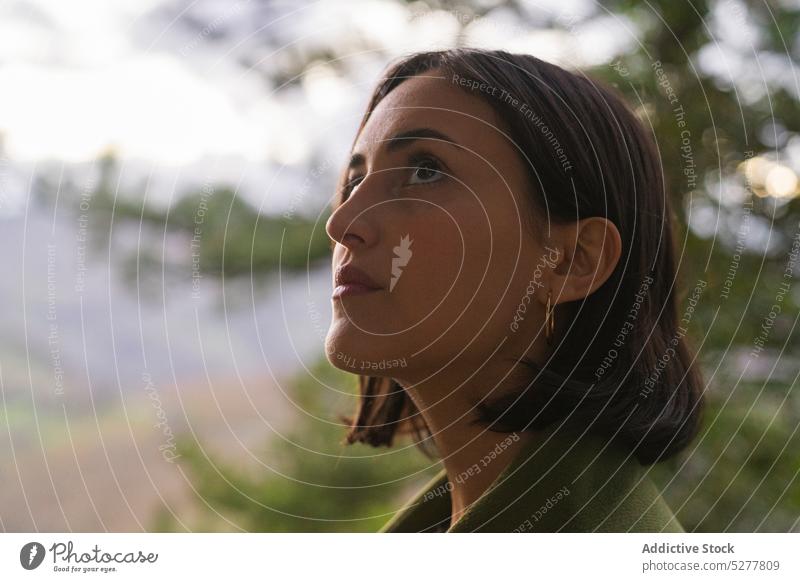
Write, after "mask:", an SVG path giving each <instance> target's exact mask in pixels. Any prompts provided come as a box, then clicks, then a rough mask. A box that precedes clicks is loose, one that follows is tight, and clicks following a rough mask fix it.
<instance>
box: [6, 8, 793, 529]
mask: <svg viewBox="0 0 800 582" xmlns="http://www.w3.org/2000/svg"><path fill="white" fill-rule="evenodd" d="M454 46H480V47H485V48H502V49H506V50H509V51H512V52H528V53H530V54H533V55H535V56H537V57H539V58H542V59H545V60H549V61H553V62H557V63H558V64H561V65H563V66H566V67H568V68H572V69H581V70H583V71H585V72H586V73H587V74H589V75H591V76H594V77H595V78H598V79H602V80H604V81H606V82H608V83H610V84H612V85H614V86H615V87H617V88H618V89H619V90H620V91H622V92H623V93H624V94H625V95H626V97H627V98H628V100H629V102H630V103H631V105H632V106H633V107H634V108H635V109H636V111H637V113H638V114H639V115H640V116H641V118H642V119H643V120H644V121H645V123H646V124H647V125H648V127H650V128H651V129H652V131H653V133H654V135H655V137H656V139H657V142H658V147H659V151H660V154H661V159H662V162H663V166H664V172H665V174H666V176H667V180H668V183H669V186H670V196H672V197H673V199H674V201H675V208H676V211H677V213H678V219H679V223H680V232H679V233H678V240H679V248H680V260H681V265H680V269H681V277H682V279H681V281H680V284H681V285H682V288H683V291H682V294H681V297H680V306H679V310H680V312H684V311H686V310H689V309H693V310H694V311H693V313H692V316H691V323H690V326H689V328H690V336H691V338H692V343H693V344H694V347H695V348H696V349H697V351H698V357H699V359H700V361H701V365H702V367H703V370H704V373H705V376H706V380H707V382H708V387H707V397H708V401H709V409H708V412H707V415H706V426H705V429H704V432H703V434H702V435H701V436H700V437H699V438H698V439H697V440H696V442H695V443H694V445H693V447H692V448H691V450H689V451H688V452H687V453H686V454H685V455H683V456H681V458H679V459H675V460H672V461H670V462H668V463H663V464H660V465H658V466H656V467H654V468H653V470H652V475H653V477H654V478H655V479H656V481H657V482H658V484H659V485H660V486H661V487H662V488H663V489H664V494H665V496H666V497H667V500H668V501H669V503H670V504H671V506H672V507H673V508H674V509H675V510H676V511H677V512H678V517H679V519H680V520H681V522H682V523H683V524H684V526H685V527H686V529H687V530H692V531H744V532H747V531H781V532H785V531H800V478H799V476H800V434H798V427H800V396H798V373H799V372H800V365H799V364H798V356H799V355H800V350H799V348H800V342H799V341H798V339H799V338H798V330H797V323H798V315H800V309H798V305H800V285H798V283H797V277H798V274H800V259H798V254H800V253H799V252H798V248H800V203H799V202H798V194H800V186H798V173H800V110H799V109H798V101H800V78H799V76H798V65H797V62H798V60H799V59H798V56H800V6H799V5H798V3H797V2H796V1H794V0H760V1H752V2H750V1H744V0H741V1H737V0H724V1H710V2H704V1H699V2H698V1H694V2H691V3H690V2H686V1H684V0H677V1H674V2H668V1H666V0H662V1H653V2H644V3H639V2H630V1H614V0H611V1H609V2H604V3H603V4H602V5H600V4H598V3H595V2H592V1H589V0H560V1H558V2H543V1H542V2H538V1H523V0H517V1H509V2H500V1H495V0H460V1H447V0H442V1H433V0H431V1H415V2H403V1H399V0H363V1H362V0H352V1H343V2H333V1H326V0H323V1H319V2H303V1H300V2H288V1H287V2H273V1H270V0H238V1H224V0H195V1H192V2H189V1H186V0H181V1H167V0H144V1H143V0H139V1H137V2H133V1H132V0H113V1H112V0H74V1H71V2H61V1H59V0H28V1H24V2H23V1H17V0H4V1H2V2H0V260H1V261H2V265H3V266H4V267H5V268H4V272H3V274H2V276H0V302H2V305H3V310H2V316H1V317H0V398H2V403H1V404H0V408H1V410H2V411H1V412H0V530H2V531H15V532H18V531H375V530H377V529H378V528H379V527H380V526H381V525H382V524H383V523H384V522H385V521H386V520H387V519H388V518H389V517H390V516H391V514H392V513H394V512H395V511H397V510H398V509H399V507H400V506H401V505H402V504H403V503H404V502H405V500H406V499H407V498H408V497H409V496H410V495H411V494H412V492H414V491H416V490H417V489H418V488H419V487H420V486H421V485H422V484H423V483H424V482H426V481H427V480H428V479H429V478H430V477H431V476H432V475H433V474H435V473H436V472H437V471H438V470H439V469H440V465H439V464H438V463H436V462H435V461H432V460H430V459H427V458H426V457H425V456H423V455H422V454H421V453H420V452H419V451H418V450H417V449H416V448H415V447H414V446H413V444H412V443H411V442H410V441H408V442H406V441H400V442H398V443H397V445H396V446H395V447H394V448H392V449H370V448H368V447H363V446H346V445H344V444H342V440H343V436H344V428H343V427H342V425H341V422H340V420H339V415H340V414H344V413H349V412H351V411H352V410H353V408H354V406H355V403H356V400H355V398H354V393H355V388H356V384H355V377H354V376H351V375H348V374H345V373H342V372H340V371H338V370H335V369H333V368H332V367H331V366H330V365H329V364H328V363H327V361H326V360H325V358H324V355H323V339H324V336H325V333H326V330H327V327H328V324H329V321H330V292H331V273H330V254H329V253H330V249H329V246H328V239H327V237H326V235H325V230H324V225H325V220H326V219H327V216H328V213H329V205H330V202H331V197H332V195H333V190H334V182H335V179H336V176H337V173H338V171H339V169H340V168H341V167H342V165H343V163H344V160H345V158H346V157H347V155H348V154H349V147H350V145H351V141H352V139H353V136H354V133H355V130H356V128H357V125H358V121H359V118H360V115H361V113H362V111H363V108H364V106H365V104H366V99H367V97H368V95H369V92H370V90H371V89H372V86H373V83H374V82H375V80H376V79H377V77H378V75H379V73H380V72H381V70H382V69H383V68H384V67H385V66H386V64H387V63H388V62H389V61H390V60H391V59H392V58H395V57H397V56H400V55H403V54H407V53H409V52H413V51H416V50H430V49H435V48H448V47H454ZM699 283H705V286H704V287H702V292H701V293H700V294H699V296H696V297H692V293H693V289H695V288H696V286H697V285H698V284H699Z"/></svg>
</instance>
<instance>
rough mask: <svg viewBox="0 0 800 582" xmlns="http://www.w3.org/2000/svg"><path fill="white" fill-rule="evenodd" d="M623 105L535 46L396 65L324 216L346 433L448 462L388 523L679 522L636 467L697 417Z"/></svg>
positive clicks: (645, 169)
mask: <svg viewBox="0 0 800 582" xmlns="http://www.w3.org/2000/svg"><path fill="white" fill-rule="evenodd" d="M661 172H662V168H661V167H660V165H659V159H658V157H657V154H656V149H655V146H654V144H653V142H652V140H651V138H650V137H649V136H648V135H647V134H646V133H645V131H644V130H643V128H642V126H641V124H640V122H639V121H638V120H637V119H636V117H635V116H634V114H633V113H632V112H631V111H630V109H629V108H628V107H627V106H626V105H625V104H624V102H623V100H622V99H621V98H620V97H619V96H618V95H617V94H616V92H614V91H613V90H611V89H609V88H608V87H604V86H602V85H600V84H598V83H597V82H594V81H592V80H590V79H588V78H586V77H585V76H581V75H580V74H576V73H572V72H568V71H566V70H564V69H562V68H559V67H557V66H554V65H552V64H548V63H545V62H543V61H541V60H539V59H536V58H534V57H532V56H529V55H518V54H509V53H506V52H502V51H483V50H475V49H458V50H449V51H437V52H427V53H419V54H415V55H412V56H410V57H407V58H404V59H402V60H401V61H399V62H397V63H395V64H394V65H393V66H391V67H390V68H389V69H388V70H387V71H386V72H385V74H384V75H383V78H382V79H381V80H380V81H379V83H378V85H377V87H376V88H375V91H374V93H373V95H372V98H371V99H370V101H369V104H368V106H367V111H366V113H365V114H364V117H363V120H362V122H361V125H360V128H359V130H358V133H357V135H356V139H355V142H354V144H353V148H352V157H351V158H350V160H349V165H348V167H347V168H346V169H345V172H344V174H343V176H342V181H341V184H340V188H339V191H338V196H337V199H336V201H335V204H334V209H333V213H332V214H331V216H330V218H329V220H328V223H327V232H328V235H329V236H330V238H331V239H332V241H333V243H334V250H333V267H334V277H335V281H334V287H335V289H334V293H333V299H332V301H333V321H332V323H331V327H330V329H329V332H328V336H327V338H326V351H327V356H328V359H329V360H330V361H331V363H333V364H334V365H335V366H337V367H339V368H341V369H344V370H348V371H351V372H354V373H357V374H359V376H360V379H359V382H360V396H359V400H360V401H359V406H358V410H357V414H356V415H355V418H354V419H352V420H351V421H350V428H349V433H348V435H347V440H348V442H350V443H353V442H364V443H369V444H371V445H373V446H376V447H377V446H381V445H387V446H391V445H392V442H393V438H394V436H395V435H397V434H408V433H410V434H412V435H413V436H414V438H415V439H416V441H417V442H418V443H419V444H420V445H421V446H422V447H423V449H424V450H430V449H434V450H435V452H436V453H437V454H438V456H439V457H440V458H441V459H442V462H443V465H444V468H443V470H442V472H441V473H440V474H439V475H437V476H436V477H435V478H434V479H433V480H432V481H431V482H430V483H429V484H428V485H427V486H426V487H425V488H424V489H423V490H422V491H420V492H419V494H418V495H417V496H416V497H415V498H414V499H412V500H411V501H410V502H409V503H408V504H407V505H406V507H404V508H403V509H402V510H400V511H399V512H398V513H397V514H396V515H394V517H392V519H391V520H389V522H388V523H387V524H386V525H385V526H384V527H383V529H382V530H381V531H450V532H460V531H683V530H682V528H681V525H680V523H678V521H677V519H676V518H675V516H674V515H673V514H672V512H671V511H670V508H669V507H668V506H667V505H666V503H665V502H664V500H663V499H662V498H661V496H660V493H659V491H658V490H657V489H656V488H655V486H654V484H653V483H652V482H651V481H650V480H649V478H648V476H647V470H646V469H647V465H651V464H653V463H655V462H658V461H663V460H664V459H666V458H668V457H670V456H672V455H675V454H676V453H678V452H679V451H681V450H682V449H683V448H685V447H686V446H687V444H688V443H689V442H690V441H691V440H692V439H693V437H694V436H695V434H696V433H697V431H698V427H699V424H700V413H701V407H702V379H701V377H700V375H699V372H698V370H697V368H696V367H695V366H694V365H693V364H692V361H693V358H692V356H691V355H690V351H689V349H688V348H687V346H686V340H685V338H684V332H685V330H684V329H683V328H681V327H679V326H678V317H677V305H676V284H677V276H676V275H677V273H676V265H675V258H674V252H675V251H674V248H673V235H672V220H673V218H672V213H671V210H670V204H669V198H668V196H667V193H666V192H665V185H664V181H663V176H662V173H661Z"/></svg>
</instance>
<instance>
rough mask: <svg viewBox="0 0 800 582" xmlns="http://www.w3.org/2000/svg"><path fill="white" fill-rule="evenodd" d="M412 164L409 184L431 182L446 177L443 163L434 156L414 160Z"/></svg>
mask: <svg viewBox="0 0 800 582" xmlns="http://www.w3.org/2000/svg"><path fill="white" fill-rule="evenodd" d="M412 164H413V167H412V171H411V179H410V180H409V181H408V183H409V184H431V183H433V182H436V181H438V180H439V179H441V178H443V177H444V174H442V166H441V164H439V162H438V161H436V160H435V159H433V158H428V157H426V158H421V159H418V160H412Z"/></svg>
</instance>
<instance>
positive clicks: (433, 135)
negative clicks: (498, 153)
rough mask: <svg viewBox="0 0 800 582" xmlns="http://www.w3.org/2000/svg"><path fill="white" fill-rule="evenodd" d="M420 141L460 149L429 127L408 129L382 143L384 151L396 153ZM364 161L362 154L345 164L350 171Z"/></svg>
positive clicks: (445, 136)
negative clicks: (432, 141)
mask: <svg viewBox="0 0 800 582" xmlns="http://www.w3.org/2000/svg"><path fill="white" fill-rule="evenodd" d="M421 139H434V140H437V141H441V142H444V143H446V144H449V145H452V146H454V147H458V148H461V146H460V145H459V144H458V143H457V142H456V141H455V140H454V139H452V138H451V137H448V136H447V135H445V134H443V133H442V132H441V131H438V130H436V129H432V128H430V127H418V128H415V129H409V130H408V131H403V132H400V133H398V134H397V135H395V136H393V137H390V138H389V139H387V140H384V142H385V143H386V151H388V152H393V151H397V150H398V149H401V148H404V147H407V146H409V145H411V143H412V142H415V141H418V140H421ZM364 161H365V158H364V155H363V154H353V155H352V156H351V158H350V163H349V164H347V168H348V169H350V168H353V167H355V166H360V165H363V164H364Z"/></svg>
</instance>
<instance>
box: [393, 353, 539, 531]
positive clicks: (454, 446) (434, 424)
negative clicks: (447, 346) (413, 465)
mask: <svg viewBox="0 0 800 582" xmlns="http://www.w3.org/2000/svg"><path fill="white" fill-rule="evenodd" d="M509 366H510V364H509V363H508V361H505V362H504V363H503V364H502V365H499V363H498V365H497V366H496V367H497V368H500V369H502V368H504V371H503V372H502V373H499V372H497V371H495V372H493V371H492V369H491V367H490V366H489V365H488V363H487V364H486V365H484V366H483V367H482V370H481V373H480V374H475V375H473V376H472V377H471V378H459V377H458V374H457V373H454V372H452V371H451V372H448V373H439V374H436V376H435V377H432V378H430V379H425V380H422V381H417V382H409V381H403V380H400V383H401V384H402V385H403V386H404V388H405V390H406V392H407V393H408V395H409V397H410V398H411V400H412V401H413V402H414V404H415V405H416V406H417V408H418V410H419V411H420V413H421V414H422V417H423V418H424V419H425V422H426V424H427V425H428V428H429V429H430V431H431V434H432V435H433V440H434V442H435V443H436V448H437V450H438V452H439V455H440V457H441V458H442V462H443V464H444V468H445V470H446V471H447V477H448V480H449V481H450V484H451V486H452V488H451V489H450V497H451V500H452V516H451V521H450V524H451V526H452V525H453V524H455V523H456V521H458V520H459V519H460V518H461V516H462V515H463V514H464V512H465V511H466V510H467V509H468V508H469V507H470V506H471V505H472V504H473V503H475V501H477V499H478V498H479V497H480V496H481V495H482V494H483V493H484V492H485V491H486V490H487V489H488V488H489V486H490V485H491V484H492V483H493V482H494V480H495V479H496V478H497V477H498V476H499V475H500V473H502V472H503V470H504V469H505V468H506V467H507V466H508V464H509V463H510V462H511V461H512V460H513V459H514V457H516V456H517V454H518V453H519V451H520V449H522V448H523V447H524V446H525V445H526V444H527V443H528V442H530V440H531V438H533V435H532V433H530V432H528V431H525V432H515V433H507V432H494V431H491V430H489V429H488V428H487V426H486V425H485V424H474V421H475V419H476V418H477V410H476V409H475V407H474V406H473V403H474V402H475V401H477V400H478V399H479V398H480V396H477V397H476V395H483V394H486V393H487V392H488V391H490V390H491V396H490V398H491V397H497V396H499V395H500V394H502V393H503V390H502V388H503V384H506V385H508V386H509V387H512V388H513V387H515V386H519V385H520V384H519V382H521V381H522V380H521V377H522V376H521V375H520V374H508V377H507V378H506V379H505V380H502V377H503V375H504V374H505V373H507V372H508V371H509ZM487 368H489V369H487ZM459 369H474V368H470V367H469V366H466V367H465V366H459ZM493 388H494V389H493Z"/></svg>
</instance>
